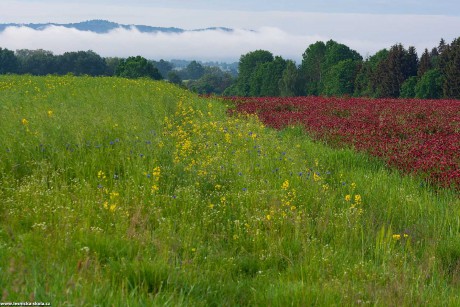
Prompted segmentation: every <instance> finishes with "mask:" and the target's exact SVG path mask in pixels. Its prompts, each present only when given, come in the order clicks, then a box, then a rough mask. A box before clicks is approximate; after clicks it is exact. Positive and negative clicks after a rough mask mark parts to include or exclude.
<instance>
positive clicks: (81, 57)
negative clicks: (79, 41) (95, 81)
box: [57, 50, 108, 76]
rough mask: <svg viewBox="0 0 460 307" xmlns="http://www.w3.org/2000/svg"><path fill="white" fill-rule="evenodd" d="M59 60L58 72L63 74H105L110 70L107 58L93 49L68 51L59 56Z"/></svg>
mask: <svg viewBox="0 0 460 307" xmlns="http://www.w3.org/2000/svg"><path fill="white" fill-rule="evenodd" d="M57 61H58V64H57V65H58V66H59V70H58V72H59V73H61V74H67V73H72V74H74V75H77V76H80V75H90V76H103V75H105V74H106V73H107V71H108V67H107V63H106V62H105V60H104V59H103V58H102V57H101V56H100V55H98V54H97V53H95V52H94V51H91V50H88V51H77V52H66V53H64V54H63V55H61V56H59V57H58V59H57Z"/></svg>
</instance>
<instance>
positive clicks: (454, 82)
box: [0, 37, 460, 99]
mask: <svg viewBox="0 0 460 307" xmlns="http://www.w3.org/2000/svg"><path fill="white" fill-rule="evenodd" d="M6 73H17V74H32V75H48V74H61V75H63V74H68V73H71V74H74V75H91V76H120V77H126V78H139V77H148V78H152V79H155V80H161V79H167V80H168V81H170V82H172V83H176V84H178V85H181V86H184V87H187V88H188V89H190V90H192V91H195V92H197V93H200V94H211V93H214V94H223V95H227V96H304V95H316V96H319V95H322V96H355V97H376V98H380V97H395V98H396V97H403V98H457V99H460V37H459V38H457V39H454V40H453V41H452V43H450V44H447V43H446V42H445V41H444V40H443V39H441V41H440V43H439V45H438V46H437V47H434V48H432V49H431V50H428V49H425V50H424V51H423V53H422V55H421V56H420V57H419V56H418V55H417V51H416V50H415V48H414V47H409V48H407V49H405V48H404V47H403V46H402V45H401V44H396V45H394V46H392V47H391V48H389V49H382V50H380V51H378V52H377V53H375V54H374V55H372V56H369V57H367V58H366V59H363V57H362V56H361V55H360V54H359V53H358V52H357V51H355V50H353V49H351V48H349V47H348V46H346V45H344V44H340V43H338V42H335V41H333V40H329V41H327V42H322V41H318V42H316V43H314V44H311V45H310V46H308V48H307V49H306V50H305V52H304V53H303V55H302V62H301V63H300V65H297V64H296V63H295V62H293V61H291V60H285V59H283V58H282V57H281V56H274V55H273V54H272V53H271V52H269V51H266V50H256V51H252V52H249V53H247V54H244V55H242V56H241V57H240V60H239V63H238V75H237V77H234V76H232V74H230V73H229V72H226V71H222V70H221V69H220V68H218V67H209V66H203V65H201V64H200V63H198V62H197V61H192V62H190V63H189V64H188V65H187V66H186V67H185V68H184V69H181V70H177V69H174V65H173V64H172V63H171V62H168V61H165V60H160V61H151V60H147V59H145V58H143V57H141V56H136V57H129V58H126V59H122V58H102V57H101V56H99V55H98V54H96V53H95V52H93V51H78V52H66V53H64V54H62V55H54V54H53V53H52V52H50V51H45V50H17V51H16V52H13V51H11V50H8V49H2V48H0V74H6Z"/></svg>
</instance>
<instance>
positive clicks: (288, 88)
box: [278, 60, 305, 97]
mask: <svg viewBox="0 0 460 307" xmlns="http://www.w3.org/2000/svg"><path fill="white" fill-rule="evenodd" d="M304 84H305V82H304V80H303V79H302V74H301V72H300V70H299V69H298V68H297V66H296V65H295V63H294V62H293V61H290V60H288V61H286V68H285V69H284V71H283V74H282V76H281V79H280V80H279V82H278V85H279V90H280V95H281V96H283V97H292V96H301V95H303V93H304Z"/></svg>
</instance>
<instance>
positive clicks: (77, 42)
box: [0, 21, 441, 63]
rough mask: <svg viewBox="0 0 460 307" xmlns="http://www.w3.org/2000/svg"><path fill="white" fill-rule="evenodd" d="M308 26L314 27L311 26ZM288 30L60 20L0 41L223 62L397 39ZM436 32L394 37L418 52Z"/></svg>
mask: <svg viewBox="0 0 460 307" xmlns="http://www.w3.org/2000/svg"><path fill="white" fill-rule="evenodd" d="M310 22H311V21H310ZM311 29H312V30H314V29H313V27H311ZM324 30H325V29H324V28H323V31H324ZM315 32H317V33H318V32H321V31H315ZM355 32H356V31H355ZM373 32H374V33H375V32H377V31H373ZM293 33H295V32H294V31H287V30H282V29H280V28H279V27H277V26H270V27H261V28H258V29H257V30H256V31H250V30H244V29H235V30H234V31H231V32H228V31H223V30H205V31H186V32H183V33H179V34H177V33H162V32H158V33H142V32H140V31H138V30H137V29H136V28H131V29H123V28H118V29H115V30H113V31H111V32H109V33H106V34H97V33H94V32H88V31H79V30H76V29H71V28H65V27H60V26H49V27H47V28H46V29H44V30H33V29H31V28H27V27H8V28H7V29H5V30H4V31H3V32H0V47H2V48H8V49H11V50H18V49H44V50H49V51H52V52H53V53H54V54H62V53H64V52H68V51H79V50H84V51H86V50H93V51H94V52H96V53H98V54H100V55H101V56H103V57H128V56H135V55H141V56H144V57H146V58H148V59H153V60H159V59H165V60H171V59H194V60H212V61H226V62H232V61H238V60H239V58H240V56H241V55H242V54H246V53H247V52H250V51H254V50H257V49H264V50H268V51H270V52H272V53H273V54H274V55H281V56H283V57H284V58H286V59H292V60H295V61H296V62H297V63H300V61H301V59H302V54H303V53H304V51H305V50H306V48H307V47H308V46H309V45H310V44H312V43H315V42H316V41H319V40H321V41H327V40H329V39H334V40H336V41H338V42H340V43H343V44H346V45H347V46H349V47H350V48H352V49H355V50H357V51H358V52H359V53H361V55H362V56H363V57H366V56H368V55H372V54H374V53H375V52H377V51H378V50H380V49H383V48H389V47H391V46H392V45H394V44H395V43H398V41H390V40H389V38H388V37H386V38H385V37H378V36H377V37H375V36H374V37H369V36H367V37H361V38H360V37H359V36H357V37H356V38H353V39H350V38H349V37H350V36H344V35H338V37H330V35H327V34H326V33H319V34H317V35H304V34H299V33H295V34H293ZM342 34H343V33H342ZM440 38H441V37H437V38H435V39H431V40H424V41H423V42H419V43H417V42H415V43H409V44H405V42H404V41H399V42H401V43H403V44H404V45H405V47H408V46H409V45H413V46H415V47H416V49H417V51H418V53H419V54H421V53H422V52H423V49H424V48H429V49H431V48H432V47H435V46H436V45H437V43H438V42H439V39H440ZM419 41H420V40H419Z"/></svg>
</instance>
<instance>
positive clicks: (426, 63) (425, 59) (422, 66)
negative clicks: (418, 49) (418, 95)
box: [417, 49, 433, 77]
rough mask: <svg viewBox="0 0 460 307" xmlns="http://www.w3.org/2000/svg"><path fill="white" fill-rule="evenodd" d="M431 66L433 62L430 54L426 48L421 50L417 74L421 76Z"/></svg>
mask: <svg viewBox="0 0 460 307" xmlns="http://www.w3.org/2000/svg"><path fill="white" fill-rule="evenodd" d="M432 68H433V63H432V59H431V55H430V53H429V52H428V49H425V51H424V52H423V54H422V56H421V58H420V63H419V66H418V70H417V76H418V77H422V76H423V75H424V74H425V73H426V72H427V71H428V70H430V69H432Z"/></svg>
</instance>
